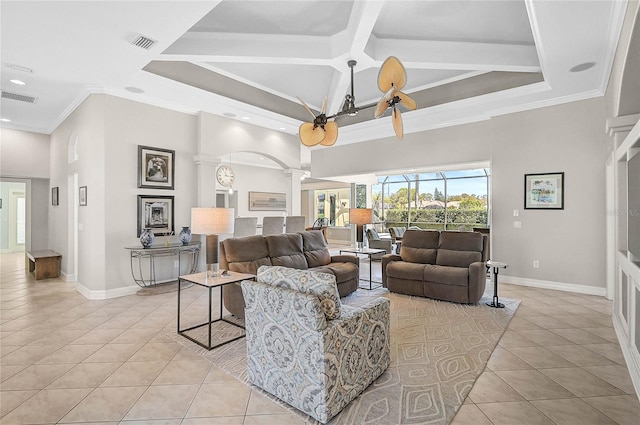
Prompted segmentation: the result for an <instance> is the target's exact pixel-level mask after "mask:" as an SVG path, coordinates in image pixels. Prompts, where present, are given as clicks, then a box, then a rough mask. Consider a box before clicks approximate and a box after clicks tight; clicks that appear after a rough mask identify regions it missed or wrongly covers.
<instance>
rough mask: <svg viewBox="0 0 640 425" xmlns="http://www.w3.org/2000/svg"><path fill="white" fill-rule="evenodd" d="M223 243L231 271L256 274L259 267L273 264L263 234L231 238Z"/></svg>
mask: <svg viewBox="0 0 640 425" xmlns="http://www.w3.org/2000/svg"><path fill="white" fill-rule="evenodd" d="M222 244H223V245H224V251H225V256H226V259H227V264H228V267H229V270H231V271H235V272H240V273H250V274H256V272H257V271H258V267H260V266H262V265H268V266H270V265H271V258H269V249H268V248H267V242H266V240H265V238H263V237H262V236H247V237H243V238H230V239H225V240H223V241H222Z"/></svg>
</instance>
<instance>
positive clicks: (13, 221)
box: [7, 183, 27, 252]
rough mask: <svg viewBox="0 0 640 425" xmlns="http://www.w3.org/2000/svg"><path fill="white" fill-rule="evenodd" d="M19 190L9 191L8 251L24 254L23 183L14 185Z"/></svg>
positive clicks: (25, 205)
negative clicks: (17, 186)
mask: <svg viewBox="0 0 640 425" xmlns="http://www.w3.org/2000/svg"><path fill="white" fill-rule="evenodd" d="M16 184H17V185H19V186H22V187H21V188H15V189H10V190H9V220H8V222H7V224H8V229H7V230H8V232H7V235H8V237H9V240H8V242H9V244H8V245H9V251H11V252H24V246H25V243H26V237H27V203H26V197H25V193H26V188H25V184H24V183H16Z"/></svg>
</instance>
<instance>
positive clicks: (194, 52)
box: [0, 0, 626, 146]
mask: <svg viewBox="0 0 640 425" xmlns="http://www.w3.org/2000/svg"><path fill="white" fill-rule="evenodd" d="M625 9H626V2H624V1H618V0H611V1H590V0H586V1H561V0H557V1H547V0H543V1H539V0H511V1H483V0H475V1H474V0H470V1H430V0H417V1H402V0H394V1H391V0H388V1H386V2H382V1H372V0H367V1H363V0H360V1H346V0H345V1H327V0H298V1H231V0H224V1H192V2H190V1H159V2H153V1H138V2H130V1H103V2H94V1H69V2H65V1H54V2H33V1H2V3H0V15H1V17H0V18H1V30H0V31H1V34H0V35H1V37H2V45H1V47H2V51H1V58H2V68H1V71H2V75H1V84H2V90H3V92H5V91H6V92H13V93H17V94H21V95H27V96H33V97H36V98H37V100H36V102H35V103H34V104H29V103H23V102H19V101H16V100H9V99H4V98H3V99H2V101H1V103H0V108H1V109H0V115H1V118H5V119H10V120H11V122H9V123H7V122H3V123H2V124H1V125H2V126H3V127H9V128H17V129H23V130H30V131H37V132H43V133H50V132H52V131H53V130H54V129H55V128H56V127H57V126H58V125H59V124H60V123H61V122H62V121H63V120H64V119H65V118H66V116H67V115H68V114H69V113H70V112H71V111H73V109H74V108H75V107H77V106H78V105H79V104H80V103H81V102H82V100H84V98H85V97H86V96H87V95H88V94H90V93H109V94H113V95H116V96H122V97H126V98H131V99H135V100H138V101H142V102H147V103H151V104H155V105H159V106H164V107H169V108H173V109H176V110H180V111H185V112H189V113H196V112H198V111H207V112H210V113H213V114H218V115H225V116H232V117H233V118H236V119H242V118H243V117H246V118H249V120H247V122H249V123H252V124H255V125H260V126H264V127H267V128H271V129H273V130H277V131H283V132H286V133H289V134H296V133H297V128H298V126H299V125H300V124H301V122H302V121H301V120H306V119H308V118H309V117H308V113H307V112H306V111H305V110H304V109H303V108H302V106H300V104H299V102H298V100H297V97H300V98H302V99H304V100H305V101H306V102H307V103H308V104H309V105H310V106H311V107H312V108H314V109H316V110H319V109H320V107H321V104H322V101H323V99H324V98H325V97H326V98H327V99H328V107H327V113H328V114H335V113H336V112H337V111H338V110H340V108H341V106H342V103H343V101H344V95H345V94H346V93H348V92H349V90H350V71H349V67H348V66H347V61H348V60H351V59H353V60H356V61H357V65H356V67H355V83H354V92H355V96H356V104H357V105H364V104H368V103H371V102H375V101H376V100H377V99H378V98H379V97H380V96H381V93H380V92H379V91H378V88H377V83H376V79H377V74H378V69H379V67H380V65H381V64H382V62H383V61H384V60H385V59H386V58H387V57H388V56H390V55H393V56H396V57H398V58H399V59H400V60H401V61H402V63H403V64H404V66H405V68H406V71H407V80H408V82H407V86H406V87H405V89H404V90H403V91H405V92H406V93H409V94H410V95H412V96H413V97H414V98H415V99H416V100H417V101H418V109H417V110H416V111H410V112H408V111H407V112H404V113H403V118H404V122H405V133H412V132H417V131H421V130H425V129H431V128H437V127H443V126H448V125H453V124H457V123H461V122H471V121H477V120H482V119H487V118H488V117H490V116H493V115H497V114H503V113H507V112H512V111H518V110H524V109H530V108H535V107H540V106H545V105H552V104H557V103H562V102H567V101H572V100H578V99H584V98H589V97H593V96H599V95H602V94H604V91H605V90H606V84H607V81H608V78H609V73H610V70H611V64H612V61H613V54H614V52H615V48H616V45H617V40H618V36H619V32H620V28H621V25H622V20H623V16H624V11H625ZM136 34H142V35H144V36H147V37H149V38H151V39H153V40H156V41H157V43H156V44H155V45H154V46H153V47H152V48H151V49H150V50H148V51H147V50H144V49H142V48H140V47H136V46H133V45H132V44H130V42H131V41H132V40H133V39H134V38H135V36H136ZM590 62H592V63H594V66H592V67H591V68H589V69H586V70H584V71H582V72H571V68H573V67H575V66H577V65H580V64H584V63H590ZM11 65H17V66H19V67H24V68H29V69H31V70H32V72H24V71H20V70H17V69H15V68H13V67H11ZM11 79H20V80H23V81H25V82H26V83H27V85H25V86H16V85H14V84H12V83H11V82H10V81H9V80H11ZM131 90H133V91H140V90H142V91H143V93H134V92H132V91H131ZM372 115H373V111H372V110H364V111H360V113H359V114H358V118H357V119H353V120H349V119H347V120H343V121H339V124H340V135H339V137H338V142H337V146H339V145H341V144H346V143H355V142H360V141H364V140H368V139H371V138H373V137H376V138H379V137H386V136H392V135H393V130H392V126H391V122H390V118H388V117H383V118H381V119H379V120H373V119H372ZM282 129H284V130H282Z"/></svg>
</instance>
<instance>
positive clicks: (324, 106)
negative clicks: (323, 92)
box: [320, 97, 327, 114]
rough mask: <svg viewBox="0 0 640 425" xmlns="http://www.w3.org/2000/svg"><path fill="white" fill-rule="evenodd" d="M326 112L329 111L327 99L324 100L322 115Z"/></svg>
mask: <svg viewBox="0 0 640 425" xmlns="http://www.w3.org/2000/svg"><path fill="white" fill-rule="evenodd" d="M326 110H327V98H326V97H325V98H324V100H323V101H322V112H320V113H321V114H324V112H325V111H326Z"/></svg>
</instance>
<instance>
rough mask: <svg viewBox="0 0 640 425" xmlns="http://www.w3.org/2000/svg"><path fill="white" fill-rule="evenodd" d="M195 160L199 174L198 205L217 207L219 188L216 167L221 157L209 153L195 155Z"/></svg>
mask: <svg viewBox="0 0 640 425" xmlns="http://www.w3.org/2000/svg"><path fill="white" fill-rule="evenodd" d="M193 161H194V162H195V163H196V168H197V174H198V179H197V185H198V188H197V190H198V198H197V199H198V206H199V207H215V206H216V190H217V189H218V181H217V180H216V169H217V168H218V165H219V164H220V158H216V157H213V156H208V155H195V156H194V157H193Z"/></svg>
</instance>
